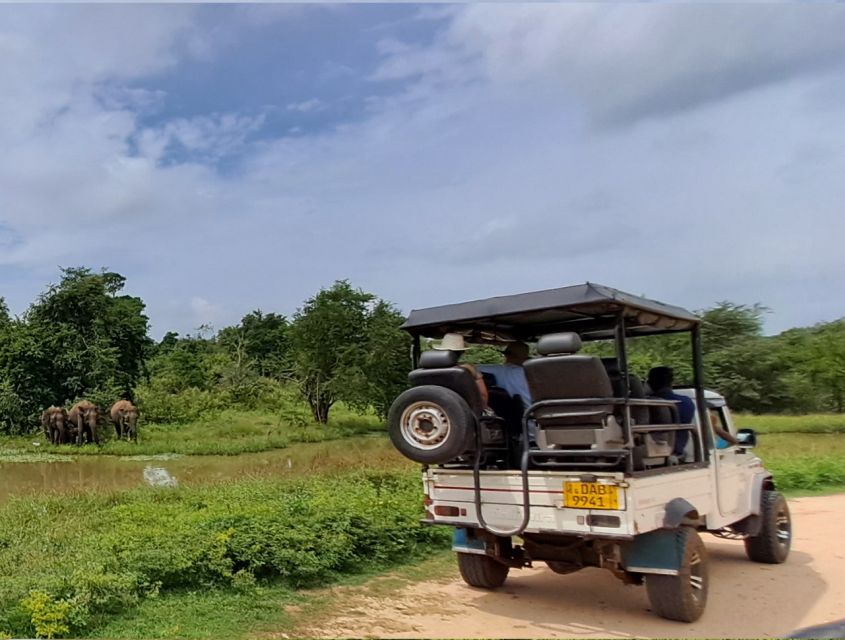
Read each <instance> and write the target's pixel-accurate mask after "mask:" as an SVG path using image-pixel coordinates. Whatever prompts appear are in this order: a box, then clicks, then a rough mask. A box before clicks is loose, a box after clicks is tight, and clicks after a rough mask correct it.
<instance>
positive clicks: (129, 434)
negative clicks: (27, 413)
mask: <svg viewBox="0 0 845 640" xmlns="http://www.w3.org/2000/svg"><path fill="white" fill-rule="evenodd" d="M109 414H110V417H111V421H112V423H114V430H115V433H116V434H117V438H118V439H119V440H120V439H123V438H126V439H127V440H130V441H133V440H134V441H135V442H137V441H138V408H137V407H136V406H135V405H134V404H132V403H131V402H129V400H118V401H117V402H115V403H114V404H113V405H112V408H111V411H110V412H109ZM99 421H100V409H99V407H97V405H95V404H94V403H92V402H89V401H88V400H80V401H79V402H77V403H76V404H75V405H73V406H72V407H71V408H70V411H66V410H65V409H64V408H63V407H50V408H49V409H45V411H44V413H42V414H41V426H42V428H43V429H44V436H45V437H46V438H47V441H48V442H50V443H52V444H65V443H69V442H75V443H76V444H82V443H83V442H93V443H96V444H99V443H100V438H99V434H98V432H97V426H98V424H99Z"/></svg>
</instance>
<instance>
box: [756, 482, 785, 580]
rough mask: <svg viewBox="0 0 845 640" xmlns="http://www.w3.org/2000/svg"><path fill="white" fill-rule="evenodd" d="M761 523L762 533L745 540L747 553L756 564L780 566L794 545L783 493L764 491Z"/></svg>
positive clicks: (761, 505)
mask: <svg viewBox="0 0 845 640" xmlns="http://www.w3.org/2000/svg"><path fill="white" fill-rule="evenodd" d="M760 521H761V522H760V532H759V533H758V534H757V535H756V536H750V537H748V538H746V539H745V553H746V555H747V556H748V557H749V559H751V560H753V561H754V562H764V563H766V564H780V563H781V562H783V561H784V560H786V557H787V556H788V555H789V548H790V546H791V545H792V520H791V519H790V517H789V507H788V506H787V504H786V498H784V497H783V495H782V494H781V493H779V492H778V491H763V496H762V498H761V504H760Z"/></svg>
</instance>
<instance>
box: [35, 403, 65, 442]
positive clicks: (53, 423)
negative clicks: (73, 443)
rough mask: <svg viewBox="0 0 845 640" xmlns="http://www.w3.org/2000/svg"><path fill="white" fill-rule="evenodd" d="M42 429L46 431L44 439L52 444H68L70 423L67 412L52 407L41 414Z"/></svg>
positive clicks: (60, 408)
mask: <svg viewBox="0 0 845 640" xmlns="http://www.w3.org/2000/svg"><path fill="white" fill-rule="evenodd" d="M41 427H42V428H43V429H44V437H46V438H47V442H49V443H51V444H62V443H63V442H67V440H66V438H67V435H68V429H67V427H68V423H67V411H65V410H64V409H63V408H62V407H50V408H49V409H45V410H44V413H42V414H41Z"/></svg>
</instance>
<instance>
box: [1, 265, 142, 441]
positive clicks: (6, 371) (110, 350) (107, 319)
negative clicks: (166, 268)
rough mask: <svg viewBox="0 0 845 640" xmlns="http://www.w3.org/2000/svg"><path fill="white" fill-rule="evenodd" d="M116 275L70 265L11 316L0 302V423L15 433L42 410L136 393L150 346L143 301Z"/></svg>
mask: <svg viewBox="0 0 845 640" xmlns="http://www.w3.org/2000/svg"><path fill="white" fill-rule="evenodd" d="M124 282H125V279H124V278H123V276H121V275H120V274H117V273H111V272H108V271H102V272H100V273H93V272H91V271H90V270H88V269H83V268H76V269H63V270H62V278H61V281H60V282H59V284H55V285H51V286H49V287H48V288H47V290H46V291H45V292H44V293H42V294H41V295H40V296H39V297H38V299H37V300H36V301H35V302H34V303H33V304H32V305H31V306H30V308H29V309H28V311H27V312H26V314H25V315H24V318H23V319H20V320H12V319H11V318H10V317H9V314H8V310H7V309H6V307H5V303H4V304H2V305H0V420H2V422H0V424H2V426H3V428H4V430H5V431H6V432H9V433H16V432H17V433H19V432H23V431H25V430H28V429H29V428H31V424H32V423H34V422H36V419H37V416H38V414H40V412H41V410H42V409H43V408H45V407H47V406H49V405H51V404H55V405H61V404H65V403H67V402H70V401H72V400H73V399H75V398H79V397H83V396H88V395H92V394H98V393H99V394H100V395H101V396H105V395H108V396H109V398H110V400H111V401H114V400H115V399H116V398H117V397H120V395H122V394H130V393H131V391H132V389H133V388H134V386H135V384H136V383H137V382H138V380H139V379H140V377H141V374H142V371H143V364H144V357H145V353H146V350H147V349H148V347H149V338H148V337H147V329H148V321H147V317H146V316H145V315H144V303H143V302H142V301H141V299H140V298H136V297H132V296H127V295H120V291H121V290H122V289H123V285H124Z"/></svg>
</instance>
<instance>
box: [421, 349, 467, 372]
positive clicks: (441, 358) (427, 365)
mask: <svg viewBox="0 0 845 640" xmlns="http://www.w3.org/2000/svg"><path fill="white" fill-rule="evenodd" d="M460 357H461V354H460V352H458V351H438V350H431V351H424V352H423V353H421V354H420V368H421V369H446V368H448V367H454V366H455V365H456V364H457V363H458V358H460Z"/></svg>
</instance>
